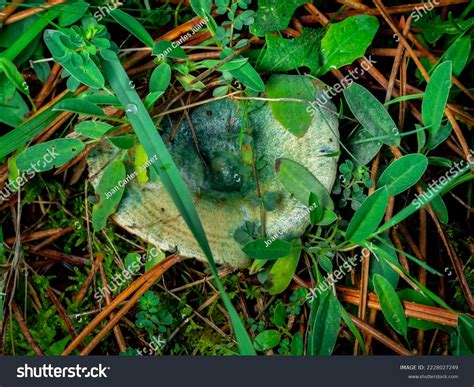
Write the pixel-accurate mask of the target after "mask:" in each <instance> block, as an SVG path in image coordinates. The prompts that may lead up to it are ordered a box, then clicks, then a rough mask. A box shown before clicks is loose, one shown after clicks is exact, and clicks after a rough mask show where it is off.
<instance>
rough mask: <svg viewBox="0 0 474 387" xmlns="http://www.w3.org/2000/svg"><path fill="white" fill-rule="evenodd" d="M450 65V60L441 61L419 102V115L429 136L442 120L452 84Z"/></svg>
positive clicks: (437, 128)
mask: <svg viewBox="0 0 474 387" xmlns="http://www.w3.org/2000/svg"><path fill="white" fill-rule="evenodd" d="M452 67H453V66H452V63H451V62H444V63H441V64H440V65H439V66H438V67H437V68H436V70H435V71H434V72H433V75H432V76H431V79H430V81H429V82H428V86H426V91H425V97H424V98H423V102H422V104H421V116H422V119H423V124H424V125H425V126H426V127H428V131H429V132H430V135H431V136H433V135H434V134H435V133H437V132H438V130H439V127H440V126H441V121H442V120H443V116H444V110H445V109H446V104H447V103H448V97H449V90H450V89H451V86H452V83H451V75H452Z"/></svg>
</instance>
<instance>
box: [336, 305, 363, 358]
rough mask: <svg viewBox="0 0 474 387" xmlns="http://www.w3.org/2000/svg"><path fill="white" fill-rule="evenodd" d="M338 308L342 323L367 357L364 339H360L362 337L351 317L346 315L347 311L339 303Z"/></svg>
mask: <svg viewBox="0 0 474 387" xmlns="http://www.w3.org/2000/svg"><path fill="white" fill-rule="evenodd" d="M338 302H339V300H338ZM339 308H340V310H341V317H342V319H343V320H344V322H345V323H346V325H347V327H348V328H349V330H350V331H351V333H352V334H353V335H354V337H355V338H356V340H357V341H358V342H359V345H360V348H361V349H362V352H364V354H365V355H367V349H366V348H365V342H364V339H363V338H362V335H361V334H360V332H359V330H358V329H357V327H356V326H355V324H354V322H353V321H352V319H351V317H350V316H349V313H347V311H346V310H345V309H344V307H343V306H342V304H341V303H340V302H339Z"/></svg>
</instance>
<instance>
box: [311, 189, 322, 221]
mask: <svg viewBox="0 0 474 387" xmlns="http://www.w3.org/2000/svg"><path fill="white" fill-rule="evenodd" d="M308 206H309V208H313V209H312V210H311V212H310V214H309V219H310V221H311V224H312V225H313V226H314V225H315V224H318V223H319V222H320V221H321V220H322V219H323V216H324V208H323V206H322V205H321V201H320V200H319V198H318V195H316V194H315V193H314V192H311V193H310V194H309V203H308Z"/></svg>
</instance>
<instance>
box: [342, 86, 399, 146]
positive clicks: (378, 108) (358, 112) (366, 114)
mask: <svg viewBox="0 0 474 387" xmlns="http://www.w3.org/2000/svg"><path fill="white" fill-rule="evenodd" d="M344 96H345V98H346V101H347V103H348V105H349V108H350V109H351V111H352V113H353V114H354V116H355V117H356V118H357V121H359V122H360V123H361V124H362V126H363V127H364V128H365V129H366V130H367V131H368V132H369V133H370V134H371V135H372V136H374V137H377V138H379V139H380V141H382V142H383V143H384V144H387V145H389V146H399V145H400V136H399V132H398V129H397V125H395V122H394V121H393V119H392V117H391V116H390V114H388V112H387V111H386V110H385V107H384V106H383V105H382V104H381V103H380V102H379V100H378V99H377V98H375V97H374V96H373V95H372V93H371V92H370V91H369V90H367V89H366V88H365V87H363V86H361V85H359V84H357V83H355V82H354V83H352V84H351V85H350V86H349V87H347V88H346V89H344Z"/></svg>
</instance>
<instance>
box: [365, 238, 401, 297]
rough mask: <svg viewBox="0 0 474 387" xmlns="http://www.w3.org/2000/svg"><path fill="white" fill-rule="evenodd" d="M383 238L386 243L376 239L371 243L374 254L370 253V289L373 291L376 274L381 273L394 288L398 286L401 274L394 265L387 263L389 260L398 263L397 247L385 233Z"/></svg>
mask: <svg viewBox="0 0 474 387" xmlns="http://www.w3.org/2000/svg"><path fill="white" fill-rule="evenodd" d="M383 238H384V240H385V242H386V243H384V244H382V243H381V242H380V241H378V240H376V241H375V242H373V243H371V248H370V249H371V251H372V252H373V254H371V255H370V265H369V278H370V282H369V290H370V291H373V283H372V279H373V278H374V275H375V274H380V275H381V276H383V277H384V278H385V279H386V280H387V281H388V282H390V285H392V286H393V287H394V288H397V286H398V281H399V279H400V275H399V274H398V272H397V271H395V270H394V269H393V267H392V266H391V265H390V264H389V263H387V260H388V261H389V262H391V263H392V264H395V265H398V264H399V262H398V256H397V251H396V250H395V247H394V246H393V244H392V242H391V241H390V239H389V238H388V237H387V236H386V235H385V234H383Z"/></svg>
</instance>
